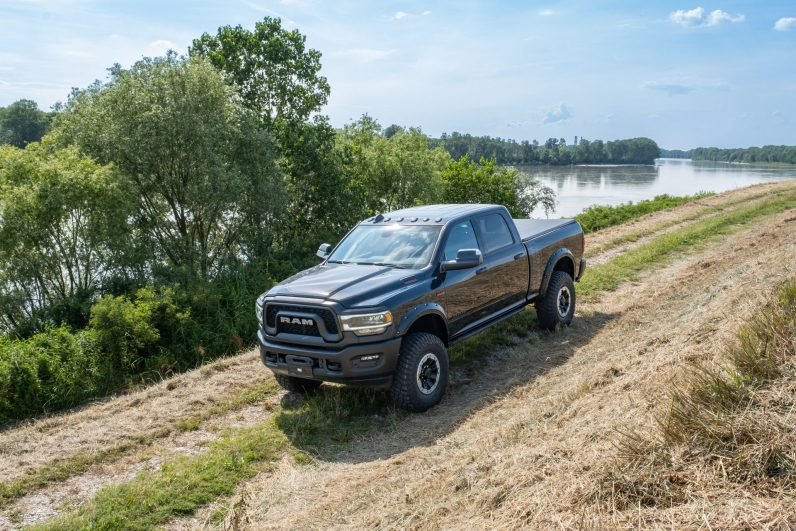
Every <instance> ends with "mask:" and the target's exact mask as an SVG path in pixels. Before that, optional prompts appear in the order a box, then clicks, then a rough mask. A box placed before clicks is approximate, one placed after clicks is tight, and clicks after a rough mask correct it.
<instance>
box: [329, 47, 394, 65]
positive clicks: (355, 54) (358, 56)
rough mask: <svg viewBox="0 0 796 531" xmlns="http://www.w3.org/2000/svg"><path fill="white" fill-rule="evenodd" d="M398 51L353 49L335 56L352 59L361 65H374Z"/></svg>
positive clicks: (341, 51)
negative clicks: (373, 63)
mask: <svg viewBox="0 0 796 531" xmlns="http://www.w3.org/2000/svg"><path fill="white" fill-rule="evenodd" d="M395 52H396V50H377V49H372V48H353V49H350V50H340V51H338V52H337V53H335V55H337V56H339V57H350V58H352V59H354V60H355V61H359V62H360V63H372V62H373V61H378V60H379V59H384V58H385V57H387V56H388V55H392V54H393V53H395Z"/></svg>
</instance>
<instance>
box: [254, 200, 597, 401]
mask: <svg viewBox="0 0 796 531" xmlns="http://www.w3.org/2000/svg"><path fill="white" fill-rule="evenodd" d="M583 246H584V242H583V230H582V229H581V227H580V225H579V224H578V223H577V222H576V221H575V220H572V219H557V220H536V219H512V218H511V216H510V215H509V212H508V210H507V209H506V208H505V207H503V206H499V205H480V204H468V205H430V206H420V207H413V208H408V209H404V210H399V211H395V212H390V213H388V214H380V215H378V216H375V217H371V218H369V219H366V220H365V221H363V222H361V223H360V224H359V225H357V226H356V227H354V228H353V229H352V230H351V231H350V232H349V233H348V234H347V235H346V236H345V237H344V238H343V239H342V240H341V241H340V243H338V244H337V246H336V247H334V249H332V247H331V245H329V244H327V243H324V244H322V245H321V246H320V248H319V249H318V253H317V254H318V257H320V258H321V259H323V263H321V264H320V265H318V266H315V267H312V268H310V269H307V270H305V271H302V272H300V273H298V274H296V275H294V276H292V277H290V278H288V279H287V280H285V281H283V282H281V283H279V284H277V285H276V286H274V287H273V288H272V289H270V290H269V291H268V292H266V293H263V294H262V295H260V296H259V297H258V298H257V302H256V312H257V320H258V322H259V331H258V334H257V335H258V340H259V344H260V357H261V358H262V361H263V363H264V364H265V366H266V367H268V368H269V369H271V370H272V371H273V372H274V374H275V376H276V379H277V381H278V382H279V384H280V385H281V386H282V387H284V388H285V389H288V390H290V391H300V392H301V391H308V390H311V389H314V388H316V387H317V386H319V385H320V384H321V382H323V381H328V382H338V383H346V384H366V385H380V386H389V387H390V388H391V395H392V399H393V402H394V403H395V405H396V406H397V407H399V408H402V409H406V410H409V411H418V412H419V411H425V410H427V409H428V408H430V407H433V406H434V405H436V404H437V403H439V401H440V400H441V399H442V396H443V394H444V393H445V389H446V387H447V383H448V354H447V348H448V347H449V346H451V345H453V344H454V343H456V342H458V341H461V340H463V339H466V338H468V337H471V336H473V335H474V334H477V333H479V332H481V331H483V330H485V329H486V328H488V327H490V326H492V325H494V324H496V323H498V322H500V321H502V320H504V319H506V318H508V317H511V316H512V315H514V314H516V313H517V312H519V311H521V310H522V309H523V308H524V307H525V306H526V305H528V304H531V303H533V304H535V306H536V311H537V315H538V320H539V323H540V325H541V326H542V327H543V328H547V329H554V328H556V327H557V326H566V325H568V324H569V323H570V322H571V321H572V317H573V315H574V313H575V287H574V284H573V282H574V281H577V280H579V279H580V277H581V275H583V271H584V269H585V267H586V262H585V260H584V259H583Z"/></svg>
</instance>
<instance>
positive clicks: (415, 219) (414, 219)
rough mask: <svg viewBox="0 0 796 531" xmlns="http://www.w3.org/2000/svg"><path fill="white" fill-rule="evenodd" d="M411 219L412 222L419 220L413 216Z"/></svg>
mask: <svg viewBox="0 0 796 531" xmlns="http://www.w3.org/2000/svg"><path fill="white" fill-rule="evenodd" d="M409 221H411V222H412V223H414V222H415V221H417V218H412V219H410V220H409Z"/></svg>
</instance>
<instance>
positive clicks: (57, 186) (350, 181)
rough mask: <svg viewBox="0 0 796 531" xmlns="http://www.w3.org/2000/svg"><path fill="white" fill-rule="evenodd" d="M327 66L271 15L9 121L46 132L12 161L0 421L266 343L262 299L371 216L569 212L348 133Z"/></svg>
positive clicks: (2, 152)
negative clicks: (329, 113) (483, 208)
mask: <svg viewBox="0 0 796 531" xmlns="http://www.w3.org/2000/svg"><path fill="white" fill-rule="evenodd" d="M320 60H321V55H320V53H319V52H317V51H316V50H312V49H309V48H307V47H306V45H305V38H304V36H303V35H302V34H301V33H300V32H299V31H298V30H290V31H289V30H286V29H284V28H283V27H282V25H281V21H280V20H279V19H276V18H268V17H266V18H265V19H264V20H262V21H260V22H258V23H257V24H256V25H255V27H254V29H253V30H249V29H245V28H242V27H241V26H236V27H231V26H225V27H222V28H219V30H218V31H217V32H216V33H215V34H204V35H202V36H200V37H199V38H197V39H195V40H194V41H193V44H192V46H191V47H190V50H189V53H188V55H187V56H184V57H183V56H178V55H177V54H176V53H174V52H169V53H168V54H167V55H165V56H163V57H155V58H145V59H143V60H141V61H139V62H137V63H135V64H134V65H132V66H131V67H129V68H122V67H121V66H119V65H114V66H112V67H111V68H110V69H109V74H108V78H107V79H106V80H103V81H96V82H94V83H93V84H91V85H90V86H88V87H85V88H82V89H75V90H73V92H72V93H71V94H70V96H69V98H68V100H67V101H66V102H65V103H64V104H63V105H60V106H58V107H57V109H56V111H57V112H55V113H54V114H52V115H50V114H46V113H41V111H39V110H38V109H37V108H36V107H35V104H33V105H30V103H32V102H25V103H24V104H20V105H17V104H13V105H12V106H10V107H9V108H7V109H5V110H4V111H3V120H4V121H3V122H2V127H3V130H4V131H7V130H13V131H21V130H23V129H24V128H20V127H19V126H18V125H19V123H21V122H24V121H26V120H27V121H28V122H31V123H36V124H38V125H37V127H38V129H35V128H34V129H30V130H27V129H24V130H25V134H23V135H20V136H15V137H14V138H13V139H12V141H8V142H6V144H7V145H4V146H0V423H2V422H4V421H7V420H9V419H14V418H22V417H25V416H28V415H31V414H36V413H39V412H41V411H52V410H56V409H59V408H64V407H69V406H72V405H75V404H78V403H80V402H81V401H84V400H86V399H87V398H90V397H92V396H100V395H103V394H106V393H110V392H114V391H117V390H119V389H123V388H125V387H127V386H130V385H134V384H136V383H139V382H146V381H149V380H153V379H160V378H162V377H164V376H167V375H169V374H171V373H173V372H177V371H181V370H185V369H187V368H190V367H193V366H196V365H197V364H200V363H202V362H203V361H205V360H207V359H210V358H213V357H217V356H220V355H223V354H226V353H230V352H234V351H235V350H237V349H240V348H242V347H243V346H245V345H249V344H251V343H252V342H253V341H254V339H255V332H256V329H257V323H256V322H255V318H254V309H253V304H254V300H255V297H256V296H257V295H258V294H259V293H261V292H262V291H265V290H266V289H268V288H269V287H270V286H272V285H273V284H274V282H275V281H277V280H278V279H281V278H284V277H286V276H288V275H290V274H292V273H294V272H296V271H297V270H299V269H302V268H305V267H308V266H310V265H314V264H315V263H317V259H316V258H314V252H315V250H316V249H317V246H318V244H319V243H321V242H330V243H334V242H336V241H338V240H339V238H340V237H341V236H342V235H344V234H345V232H346V231H347V230H348V229H349V228H350V227H351V225H352V224H353V223H356V222H358V221H359V220H361V219H363V218H366V217H368V216H371V215H373V214H375V213H378V212H386V211H389V210H393V209H398V208H403V207H407V206H411V205H415V204H420V203H431V202H456V203H459V202H494V203H503V204H505V205H507V206H508V208H509V210H510V211H511V212H512V214H513V215H515V216H527V215H528V214H529V213H530V212H531V211H532V210H533V209H534V208H535V207H536V206H537V205H541V206H543V207H544V208H545V209H546V210H548V211H550V210H552V209H553V208H554V206H555V198H554V194H553V191H552V190H550V189H549V188H547V187H544V186H542V185H541V184H539V183H538V182H536V181H533V180H529V179H528V178H527V177H525V176H523V175H521V174H519V173H518V172H517V171H516V170H514V169H511V168H506V167H502V166H500V165H499V164H498V162H497V159H496V158H494V157H492V158H473V157H470V156H469V155H467V154H463V155H461V156H455V157H454V156H451V154H450V153H449V152H448V151H446V150H445V149H444V148H443V147H441V146H438V145H435V144H434V142H432V141H431V139H429V138H428V137H427V136H426V135H424V134H423V133H422V132H421V131H420V130H419V129H415V128H404V127H393V128H390V130H389V131H387V130H386V129H383V128H382V127H381V126H380V124H379V123H378V122H376V121H375V120H374V119H373V118H371V117H369V116H367V115H365V116H363V117H362V118H360V119H359V120H357V121H355V122H353V123H350V124H348V125H346V126H344V127H343V128H341V129H339V130H336V129H335V128H333V127H332V126H331V125H330V123H329V120H328V118H327V117H326V116H324V115H323V114H322V113H321V109H322V107H323V105H325V103H326V101H327V99H328V96H329V91H330V87H329V84H328V82H327V80H326V79H325V78H324V77H323V76H322V75H321V74H320V70H321V61H320ZM18 103H19V102H18ZM10 108H13V109H14V110H13V112H11V113H10V115H12V116H20V115H21V116H24V117H26V120H22V121H19V120H17V121H14V120H16V118H13V119H12V120H11V122H9V118H8V117H9V112H8V109H10ZM21 111H24V112H21ZM43 116H44V117H43ZM45 118H46V120H45ZM9 124H10V125H9Z"/></svg>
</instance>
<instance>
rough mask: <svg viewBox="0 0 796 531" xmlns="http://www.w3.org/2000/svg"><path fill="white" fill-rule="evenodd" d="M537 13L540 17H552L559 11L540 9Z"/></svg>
mask: <svg viewBox="0 0 796 531" xmlns="http://www.w3.org/2000/svg"><path fill="white" fill-rule="evenodd" d="M536 14H537V15H539V16H540V17H552V16H553V15H556V14H557V12H556V11H555V10H553V9H540V10H539V11H538V12H537V13H536Z"/></svg>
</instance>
